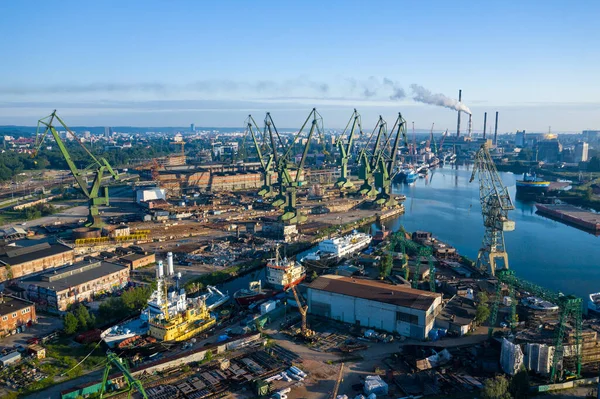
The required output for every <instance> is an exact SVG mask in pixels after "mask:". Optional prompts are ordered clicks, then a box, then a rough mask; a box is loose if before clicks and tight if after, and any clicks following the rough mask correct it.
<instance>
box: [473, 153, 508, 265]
mask: <svg viewBox="0 0 600 399" xmlns="http://www.w3.org/2000/svg"><path fill="white" fill-rule="evenodd" d="M476 175H479V201H480V202H481V213H482V215H483V227H484V229H485V232H484V234H483V243H482V245H481V249H480V250H479V254H478V255H477V267H478V268H479V269H480V270H481V271H483V272H486V271H487V272H488V273H489V274H491V275H492V276H493V275H495V273H496V261H497V260H498V259H501V260H502V268H504V269H508V268H509V267H508V254H507V252H506V247H505V244H504V232H505V231H513V230H514V229H515V222H514V221H512V220H509V219H508V211H511V210H513V209H515V206H514V205H513V202H512V200H511V198H510V195H509V193H508V189H507V188H506V187H504V184H503V183H502V180H501V179H500V175H499V174H498V171H497V170H496V166H495V165H494V161H493V160H492V156H491V155H490V151H489V150H488V148H487V145H486V144H483V145H482V146H481V148H480V149H479V151H477V153H476V154H475V163H474V164H473V173H472V174H471V179H470V180H469V182H472V181H473V180H475V176H476Z"/></svg>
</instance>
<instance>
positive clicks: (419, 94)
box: [410, 84, 471, 115]
mask: <svg viewBox="0 0 600 399" xmlns="http://www.w3.org/2000/svg"><path fill="white" fill-rule="evenodd" d="M410 88H411V90H412V92H413V100H415V101H417V102H420V103H425V104H431V105H437V106H440V107H446V108H450V109H453V110H455V111H461V112H464V113H466V114H469V115H471V110H470V109H469V107H467V106H466V105H464V104H463V103H462V102H459V101H458V100H455V99H454V98H450V97H446V96H445V95H443V94H441V93H436V94H433V93H432V92H430V91H429V90H427V89H426V88H424V87H423V86H419V85H417V84H412V85H410Z"/></svg>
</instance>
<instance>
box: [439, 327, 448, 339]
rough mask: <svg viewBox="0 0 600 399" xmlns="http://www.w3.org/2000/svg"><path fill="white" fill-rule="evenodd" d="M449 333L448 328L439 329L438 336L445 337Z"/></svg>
mask: <svg viewBox="0 0 600 399" xmlns="http://www.w3.org/2000/svg"><path fill="white" fill-rule="evenodd" d="M447 333H448V330H446V329H445V328H440V329H438V337H440V338H444V337H445V336H446V334H447Z"/></svg>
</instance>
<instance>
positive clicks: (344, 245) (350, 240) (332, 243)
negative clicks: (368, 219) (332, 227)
mask: <svg viewBox="0 0 600 399" xmlns="http://www.w3.org/2000/svg"><path fill="white" fill-rule="evenodd" d="M372 239H373V237H371V235H369V234H365V233H359V232H357V231H356V230H355V231H353V232H352V233H350V234H348V235H346V236H343V237H336V238H330V239H328V240H323V241H321V242H320V243H319V251H321V252H323V253H330V254H333V255H334V256H335V257H336V258H337V260H338V261H340V260H342V259H344V258H348V257H350V256H352V255H354V254H356V253H357V252H359V251H361V250H363V249H365V248H367V247H368V246H369V245H370V244H371V241H372Z"/></svg>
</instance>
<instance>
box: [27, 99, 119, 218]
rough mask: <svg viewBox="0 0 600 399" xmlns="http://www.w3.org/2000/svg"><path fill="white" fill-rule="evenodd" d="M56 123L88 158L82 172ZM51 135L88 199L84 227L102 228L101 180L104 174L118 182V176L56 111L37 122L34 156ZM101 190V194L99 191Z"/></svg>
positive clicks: (105, 189)
mask: <svg viewBox="0 0 600 399" xmlns="http://www.w3.org/2000/svg"><path fill="white" fill-rule="evenodd" d="M55 120H56V121H58V123H60V125H61V126H62V127H63V128H64V129H65V130H66V131H67V132H68V133H69V134H70V135H71V136H72V137H73V139H74V140H75V141H76V142H77V143H78V144H79V145H80V146H81V148H83V150H84V151H85V152H86V153H87V155H88V156H89V157H90V160H91V163H90V164H89V165H88V166H87V167H86V168H84V169H83V170H79V169H78V168H77V166H76V165H75V162H73V160H72V158H71V155H70V154H69V151H68V150H67V147H66V146H65V144H64V142H63V141H62V139H61V138H60V136H59V135H58V132H57V131H56V128H55V127H54V125H53V123H54V121H55ZM49 132H50V133H51V134H52V136H53V137H54V141H56V144H57V145H58V148H59V149H60V152H61V154H62V156H63V158H64V159H65V161H66V162H67V165H68V166H69V169H70V171H71V174H72V175H73V177H74V178H75V181H76V182H77V185H78V186H79V189H80V191H81V192H82V193H83V195H84V196H85V197H86V198H87V199H88V209H89V213H88V219H87V224H86V226H89V227H102V226H103V225H104V223H103V222H102V218H101V217H100V212H99V210H98V207H99V206H102V205H104V206H107V205H109V200H108V187H101V185H102V178H103V176H104V173H105V172H108V173H110V175H112V177H114V179H115V180H119V175H118V174H117V173H116V172H115V171H114V170H113V168H112V167H111V166H110V164H109V163H108V161H107V160H106V159H104V158H96V157H95V156H94V154H92V153H91V152H90V151H89V150H88V149H87V148H86V147H85V146H84V145H83V143H82V142H81V140H79V138H78V137H77V136H76V135H75V133H73V132H72V131H71V129H69V128H68V127H67V125H66V124H65V123H64V122H63V121H62V119H60V117H59V116H58V115H56V110H54V112H52V114H50V115H49V116H47V117H45V118H42V119H40V120H39V121H38V126H37V132H36V149H35V152H34V156H35V155H37V153H38V152H39V150H40V148H41V147H42V145H43V143H44V140H45V139H46V136H47V135H48V133H49ZM90 173H93V174H94V180H93V181H92V185H91V187H88V182H87V179H86V176H87V175H88V174H90ZM101 188H102V189H103V190H102V191H103V192H102V193H101V190H100V189H101Z"/></svg>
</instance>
